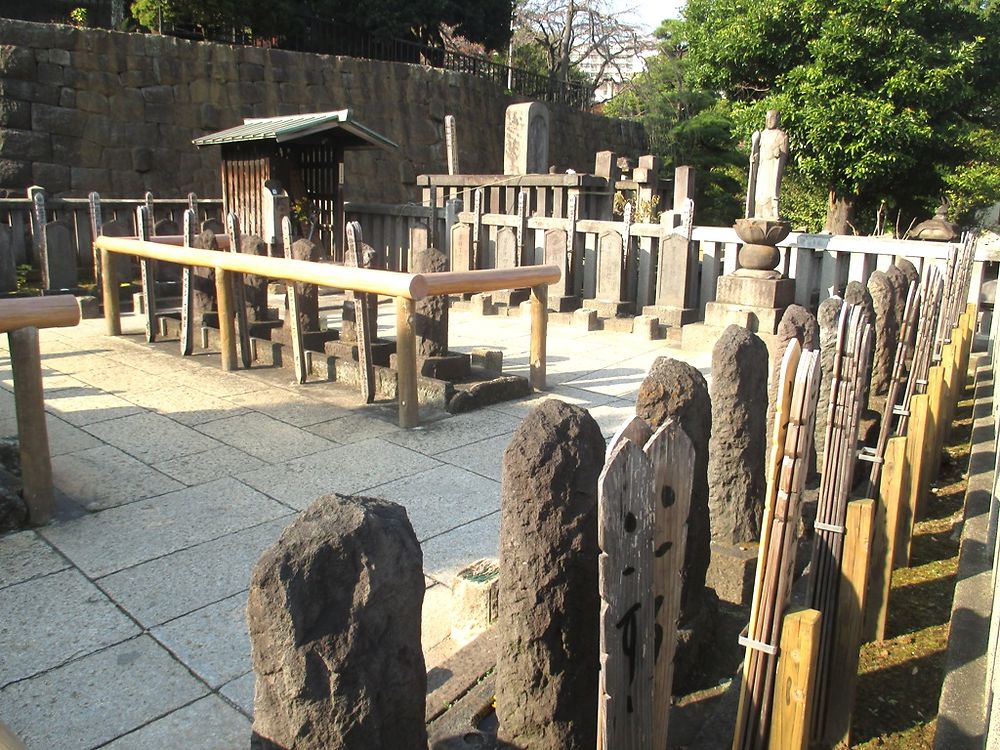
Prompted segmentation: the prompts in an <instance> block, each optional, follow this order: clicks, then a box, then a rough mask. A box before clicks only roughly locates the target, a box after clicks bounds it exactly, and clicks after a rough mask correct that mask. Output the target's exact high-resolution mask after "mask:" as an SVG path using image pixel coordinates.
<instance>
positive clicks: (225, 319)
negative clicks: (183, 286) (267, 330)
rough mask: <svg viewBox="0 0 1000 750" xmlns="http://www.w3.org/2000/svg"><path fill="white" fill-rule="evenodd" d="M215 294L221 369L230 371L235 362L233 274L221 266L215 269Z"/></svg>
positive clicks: (233, 367) (235, 366)
mask: <svg viewBox="0 0 1000 750" xmlns="http://www.w3.org/2000/svg"><path fill="white" fill-rule="evenodd" d="M215 295H216V297H217V298H218V305H219V310H218V312H219V348H220V349H221V350H222V352H221V354H222V369H223V370H225V371H226V372H232V371H233V370H235V369H237V364H236V319H235V317H234V315H235V312H236V311H235V309H234V307H233V274H232V273H231V272H230V271H226V270H225V269H223V268H218V267H216V269H215Z"/></svg>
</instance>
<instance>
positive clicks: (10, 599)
mask: <svg viewBox="0 0 1000 750" xmlns="http://www.w3.org/2000/svg"><path fill="white" fill-rule="evenodd" d="M0 612H3V619H2V620H0V641H2V643H3V644H4V648H3V658H2V659H0V685H8V684H10V683H11V682H15V681H16V680H23V679H24V678H26V677H31V676H32V675H36V674H38V673H39V672H44V671H46V670H49V669H52V668H53V667H57V666H59V665H60V664H64V663H66V662H68V661H69V660H71V659H74V658H76V657H78V656H80V655H82V654H86V653H89V652H91V651H94V650H96V649H99V648H103V647H105V646H110V645H111V644H113V643H118V642H119V641H123V640H125V639H126V638H131V637H133V636H136V635H138V634H139V632H140V631H139V628H138V627H137V626H136V624H135V623H134V622H133V621H132V620H131V619H129V618H128V616H126V615H125V614H124V613H123V612H122V611H121V610H120V609H118V608H117V607H116V606H115V605H114V604H113V603H112V602H111V600H110V599H108V598H107V597H106V596H104V595H103V594H101V592H100V591H97V590H96V589H95V588H94V587H93V586H92V585H91V584H90V582H89V581H87V579H86V578H84V577H83V576H82V575H80V573H79V572H78V571H76V570H62V571H59V572H58V573H53V574H51V575H48V576H45V577H43V578H36V579H32V580H29V581H25V582H23V583H18V584H15V585H13V586H8V587H7V588H5V589H0Z"/></svg>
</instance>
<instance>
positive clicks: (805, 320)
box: [766, 305, 819, 436]
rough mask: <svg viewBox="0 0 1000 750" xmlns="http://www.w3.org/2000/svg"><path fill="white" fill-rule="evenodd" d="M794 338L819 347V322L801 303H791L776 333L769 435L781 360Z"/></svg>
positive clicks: (809, 346)
mask: <svg viewBox="0 0 1000 750" xmlns="http://www.w3.org/2000/svg"><path fill="white" fill-rule="evenodd" d="M792 339H795V340H796V341H798V342H799V345H800V346H801V347H802V348H803V349H806V350H808V351H817V350H818V349H819V324H818V323H817V322H816V317H815V316H814V315H813V314H812V313H811V312H809V311H808V310H807V309H806V308H804V307H802V306H801V305H789V306H788V307H787V308H786V309H785V312H783V313H782V314H781V320H780V321H779V323H778V329H777V331H776V332H775V335H774V344H773V354H774V356H773V357H772V358H771V366H770V373H771V376H770V380H769V381H768V387H767V433H766V434H767V435H768V436H770V435H771V430H772V426H773V425H774V396H775V393H776V389H777V383H778V376H779V373H780V372H781V361H782V359H784V357H785V350H786V349H787V348H788V345H789V344H790V343H791V341H792Z"/></svg>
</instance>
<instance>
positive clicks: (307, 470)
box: [237, 438, 440, 509]
mask: <svg viewBox="0 0 1000 750" xmlns="http://www.w3.org/2000/svg"><path fill="white" fill-rule="evenodd" d="M439 465H440V461H435V460H434V459H432V458H429V457H428V456H425V455H423V454H421V453H417V452H416V451H411V450H409V449H408V448H403V447H401V446H398V445H394V444H393V443H389V442H386V441H385V440H382V439H380V438H374V439H371V440H365V441H363V442H360V443H352V444H350V445H341V446H337V447H336V448H331V449H330V450H326V451H323V452H322V453H314V454H312V455H309V456H304V457H302V458H296V459H293V460H291V461H286V462H285V463H282V464H277V465H275V466H266V467H264V468H262V469H257V470H256V471H250V472H246V473H243V474H239V475H237V476H238V477H239V479H240V480H241V481H243V482H246V483H247V484H248V485H250V486H251V487H254V488H256V489H258V490H260V491H261V492H263V493H265V494H267V495H270V496H271V497H273V498H275V499H276V500H280V501H281V502H283V503H287V504H288V505H291V506H293V507H295V508H299V509H302V508H306V507H307V506H309V505H310V504H311V503H312V501H313V500H315V499H316V498H318V497H320V496H321V495H325V494H328V493H331V492H340V493H342V494H347V495H353V494H358V493H365V492H366V491H367V490H369V489H370V488H372V487H375V486H378V485H381V484H385V483H387V482H390V481H392V480H395V479H399V478H401V477H405V476H409V475H411V474H415V473H418V472H421V471H426V470H427V469H430V468H432V467H434V466H439Z"/></svg>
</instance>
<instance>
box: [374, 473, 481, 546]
mask: <svg viewBox="0 0 1000 750" xmlns="http://www.w3.org/2000/svg"><path fill="white" fill-rule="evenodd" d="M366 494H370V495H374V496H376V497H381V498H384V499H386V500H392V501H393V502H395V503H399V504H400V505H402V506H403V507H404V508H406V514H407V516H409V518H410V524H411V525H412V526H413V531H414V533H416V535H417V539H420V540H423V539H427V538H428V537H432V536H437V535H438V534H442V533H444V532H445V531H449V530H450V529H453V528H455V527H456V526H461V525H462V524H464V523H468V522H469V521H474V520H476V519H477V518H482V517H483V516H485V515H486V514H488V513H492V512H493V511H498V510H500V484H499V483H498V482H496V481H494V480H492V479H487V478H485V477H482V476H480V475H478V474H473V473H472V472H471V471H466V470H465V469H462V468H459V467H458V466H451V465H450V464H442V465H440V466H435V467H434V468H431V469H428V470H427V471H422V472H420V473H419V474H408V475H407V476H405V477H403V478H401V479H397V480H396V481H394V482H388V483H387V484H382V485H379V486H378V487H375V488H373V489H370V490H367V491H366Z"/></svg>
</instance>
